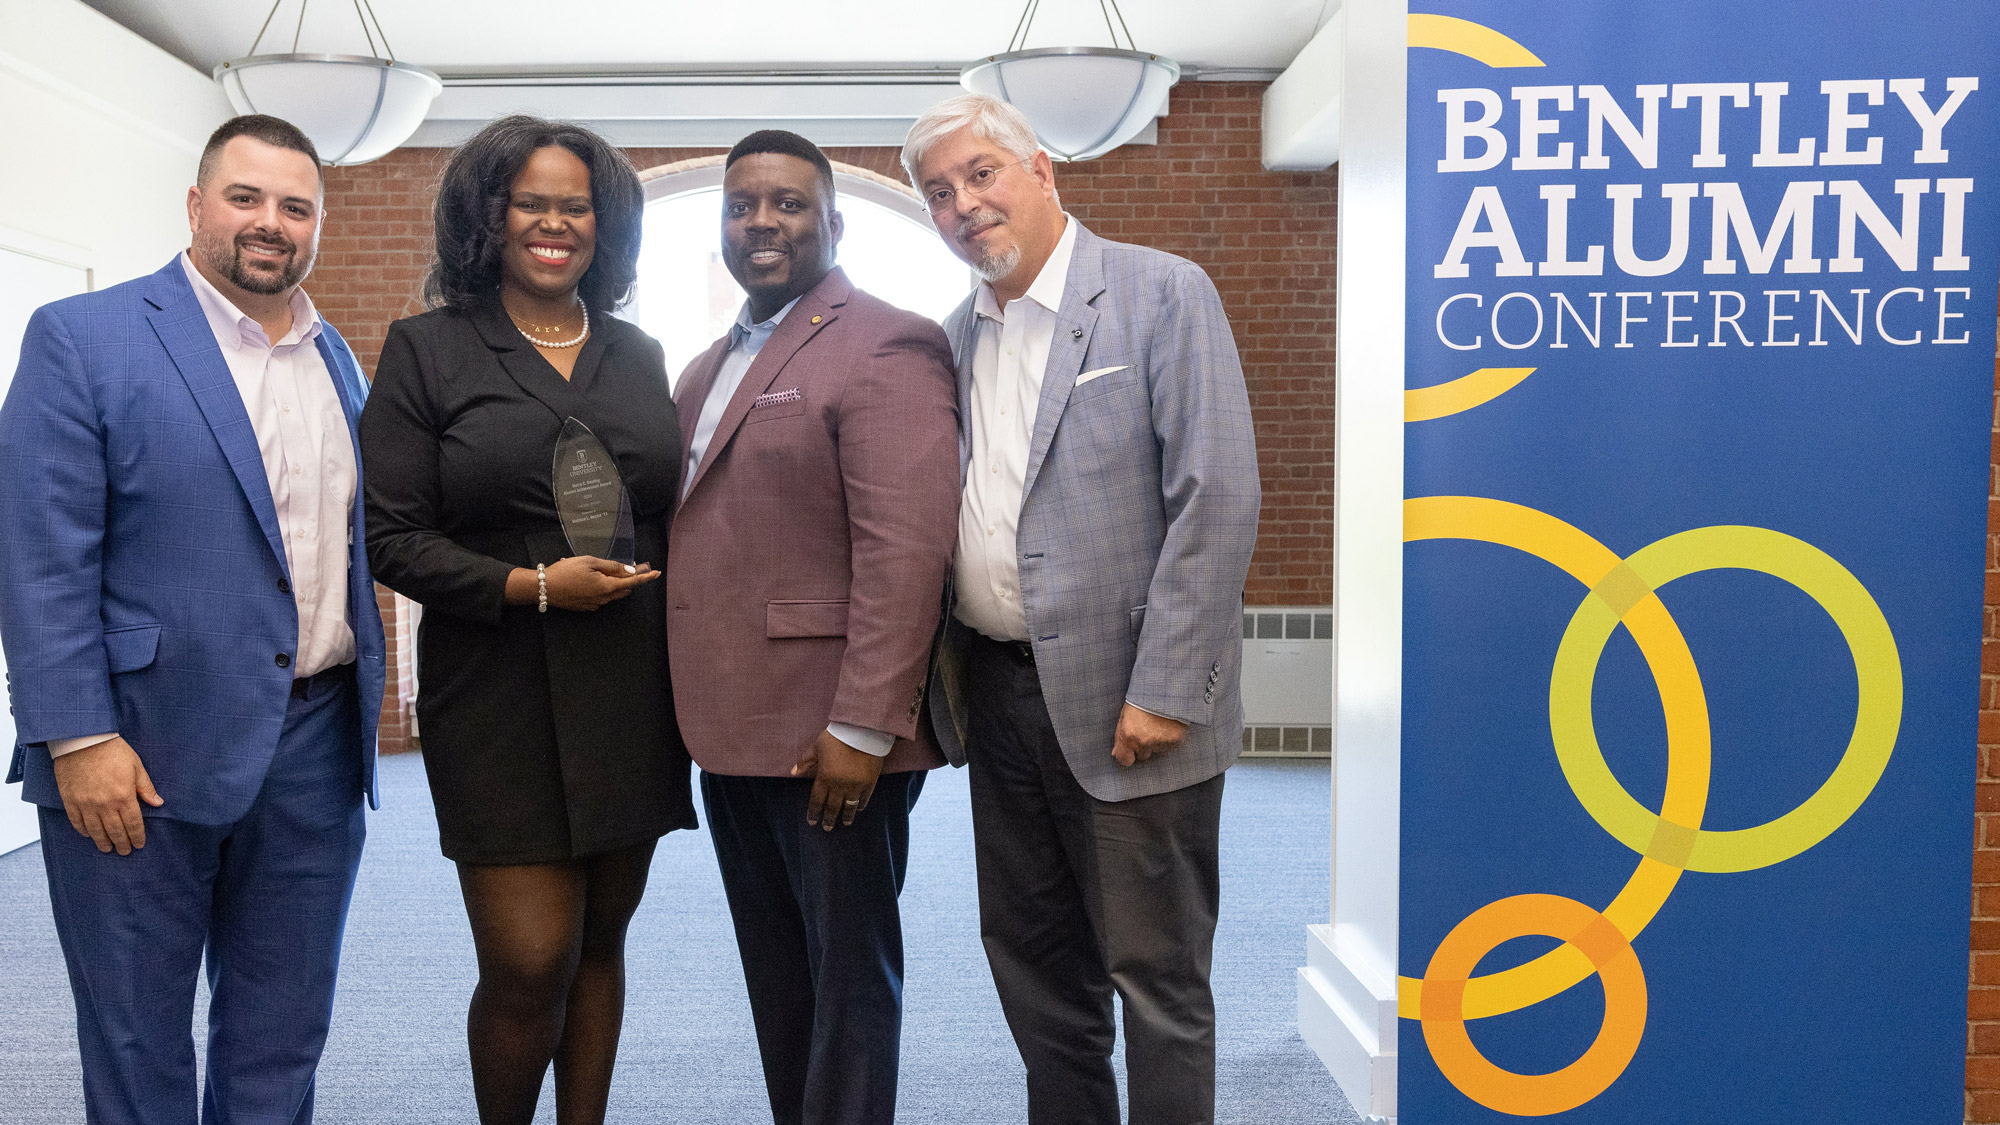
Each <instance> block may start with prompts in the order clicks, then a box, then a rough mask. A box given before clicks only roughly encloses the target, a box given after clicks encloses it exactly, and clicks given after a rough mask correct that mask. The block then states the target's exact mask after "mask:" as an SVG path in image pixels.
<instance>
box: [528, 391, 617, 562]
mask: <svg viewBox="0 0 2000 1125" xmlns="http://www.w3.org/2000/svg"><path fill="white" fill-rule="evenodd" d="M549 475H550V477H551V478H552V480H551V483H552V484H553V485H554V487H555V494H556V516H557V518H559V519H560V520H562V529H563V535H564V536H565V537H566V538H568V540H569V549H570V550H572V551H574V552H576V553H577V554H579V555H594V556H596V557H598V558H600V559H610V560H611V561H612V562H621V563H631V562H635V561H637V560H636V559H635V558H634V556H635V555H636V553H637V549H636V548H637V544H636V543H635V542H634V538H635V537H634V535H633V532H632V498H631V497H630V496H629V495H627V494H626V492H625V481H624V479H623V478H622V477H620V476H619V475H618V465H617V463H616V462H614V461H613V460H612V459H611V453H610V451H609V450H606V449H605V448H604V443H603V442H601V441H598V440H597V435H596V434H593V433H591V432H590V427H589V426H586V425H584V424H583V423H582V422H579V421H577V420H576V419H574V418H565V419H564V420H563V427H562V433H561V434H559V435H557V437H556V455H555V462H554V465H553V466H552V468H551V470H550V474H549Z"/></svg>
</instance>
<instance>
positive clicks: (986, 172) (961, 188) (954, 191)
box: [924, 156, 1034, 216]
mask: <svg viewBox="0 0 2000 1125" xmlns="http://www.w3.org/2000/svg"><path fill="white" fill-rule="evenodd" d="M1033 159H1034V157H1032V156H1030V157H1025V158H1023V159H1021V160H1016V161H1014V162H1013V163H1012V164H1002V165H1000V167H998V168H981V169H979V170H977V171H975V172H973V173H972V175H970V176H967V177H966V178H965V179H963V180H961V181H959V183H958V186H957V187H941V188H937V189H936V190H934V191H932V192H931V193H930V194H928V195H926V196H924V206H926V207H928V208H930V209H931V214H932V215H934V216H935V215H942V214H945V213H946V212H949V211H950V210H951V207H952V204H954V203H956V202H958V193H959V192H964V193H965V194H967V195H985V194H986V193H987V191H988V190H990V189H991V188H992V187H993V184H994V182H995V181H997V180H998V179H999V178H1000V173H1001V171H1002V170H1004V169H1007V168H1013V167H1015V166H1017V165H1021V164H1026V163H1027V162H1028V161H1030V160H1033Z"/></svg>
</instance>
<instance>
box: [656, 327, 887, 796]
mask: <svg viewBox="0 0 2000 1125" xmlns="http://www.w3.org/2000/svg"><path fill="white" fill-rule="evenodd" d="M798 303H799V299H798V298H797V297H793V298H792V299H791V300H790V301H788V302H786V304H785V307H784V308H782V309H779V310H778V311H777V312H774V313H772V314H771V315H770V316H769V317H768V318H766V319H764V320H760V321H757V322H755V323H752V322H751V320H750V302H748V301H745V302H743V307H742V308H741V309H739V310H737V313H736V323H735V324H733V325H731V326H730V328H729V350H728V351H726V352H724V353H723V355H722V366H720V367H718V368H716V370H715V382H714V383H713V384H712V385H711V386H710V387H709V388H708V397H707V398H705V399H703V400H702V402H701V414H700V416H699V417H698V418H697V419H696V420H695V424H694V434H693V436H691V437H689V438H688V459H687V471H686V472H684V473H682V474H681V498H682V499H686V498H687V493H688V487H689V486H690V485H692V484H693V483H694V472H695V470H696V469H698V468H700V467H701V459H702V458H703V457H705V456H707V455H708V447H709V446H710V445H711V444H713V443H714V441H715V431H716V429H717V428H719V427H720V426H721V425H722V415H723V412H724V411H726V410H728V409H729V400H730V399H732V398H735V397H736V388H738V387H740V386H742V385H743V376H744V375H746V374H748V373H749V371H750V365H751V364H753V363H755V362H757V354H758V353H759V352H762V351H763V350H764V345H765V344H767V343H770V341H771V336H772V334H773V333H775V332H777V330H778V325H780V324H783V323H784V322H785V314H786V313H789V312H791V311H792V306H793V305H796V304H798ZM826 732H827V733H828V734H830V735H832V736H833V737H835V738H837V739H839V740H840V741H841V742H843V743H845V744H847V745H848V746H851V747H853V748H854V749H856V750H860V751H862V752H863V753H867V754H873V755H874V756H875V757H877V758H883V757H887V756H888V754H889V751H890V749H891V748H892V747H894V745H895V743H896V736H895V735H893V734H890V733H888V732H887V731H879V730H871V729H870V728H868V727H857V726H855V725H854V724H852V723H832V722H830V723H828V724H827V725H826Z"/></svg>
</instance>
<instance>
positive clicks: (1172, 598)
mask: <svg viewBox="0 0 2000 1125" xmlns="http://www.w3.org/2000/svg"><path fill="white" fill-rule="evenodd" d="M903 166H904V168H905V170H906V171H907V172H908V173H909V175H910V181H911V182H912V183H914V184H915V185H916V186H917V191H918V194H920V195H922V196H923V198H924V201H925V203H926V204H927V205H928V206H929V208H930V213H931V218H932V221H933V222H935V223H936V224H937V228H938V233H939V234H940V235H942V236H943V238H944V241H945V244H946V245H948V246H949V247H951V249H952V252H953V253H955V254H957V255H958V256H959V257H960V258H962V259H964V260H965V261H966V262H967V263H968V264H969V265H971V266H972V267H973V269H974V271H975V272H977V273H978V274H979V275H980V276H981V277H983V278H984V279H985V284H982V285H980V286H978V287H976V288H975V289H974V290H973V293H972V295H971V296H970V297H968V298H967V299H966V301H965V303H964V304H962V305H960V306H959V308H958V311H957V312H955V313H953V314H952V315H951V317H950V319H948V320H947V321H946V322H945V334H946V335H947V336H949V337H950V338H951V342H952V351H953V355H954V356H955V357H956V359H957V362H958V394H959V418H960V446H959V453H960V465H961V468H962V471H963V480H964V492H963V496H962V504H961V507H960V512H959V530H958V557H957V561H956V563H955V564H954V567H955V569H954V585H953V610H952V613H951V615H950V618H949V619H948V620H947V622H946V627H945V632H944V635H943V638H942V643H941V644H940V646H939V653H938V661H937V664H938V670H939V675H938V677H937V682H935V683H934V684H933V690H932V692H931V715H932V721H933V724H934V726H935V727H936V730H937V734H938V741H939V742H940V744H941V745H942V746H943V748H944V749H945V751H946V753H947V754H948V755H950V756H951V757H952V758H953V760H955V761H964V762H969V764H970V768H971V785H972V818H973V819H972V823H973V840H974V851H975V855H976V857H977V860H978V867H979V916H980V933H981V936H982V938H983V940H984V942H985V945H986V956H987V960H988V962H989V963H990V964H991V966H992V969H993V981H994V984H995V985H996V986H997V988H998V990H999V993H1000V1004H1001V1008H1002V1010H1003V1011H1004V1012H1005V1013H1006V1016H1007V1023H1008V1026H1009V1028H1010V1029H1011V1030H1012V1031H1013V1033H1014V1042H1015V1045H1016V1046H1017V1047H1018V1048H1019V1049H1020V1052H1021V1059H1022V1061H1023V1062H1024V1063H1026V1064H1027V1071H1028V1120H1029V1122H1030V1123H1031V1125H1056V1123H1059V1122H1060V1123H1062V1125H1118V1122H1119V1109H1118V1087H1117V1083H1116V1082H1115V1080H1114V1079H1113V1076H1112V1069H1111V1049H1112V1044H1113V1042H1114V1040H1115V1034H1114V1029H1113V1027H1112V995H1113V992H1114V991H1115V992H1116V993H1117V995H1118V996H1119V997H1120V998H1121V999H1122V1000H1123V1001H1124V1012H1125V1041H1126V1046H1125V1063H1126V1073H1127V1076H1128V1079H1129V1081H1128V1083H1127V1085H1128V1088H1129V1091H1130V1102H1131V1120H1132V1122H1133V1125H1197V1123H1207V1122H1212V1121H1214V1120H1215V1002H1214V998H1213V995H1212V993H1211V992H1210V989H1209V966H1210V962H1211V951H1212V949H1213V947H1214V941H1215V923H1216V911H1217V907H1218V904H1219V896H1220V879H1219V876H1218V855H1217V852H1218V848H1219V835H1218V833H1219V829H1220V823H1221V809H1222V779H1223V771H1224V770H1226V769H1228V768H1229V765H1230V763H1231V762H1234V761H1235V760H1236V757H1237V755H1238V753H1240V752H1241V749H1242V733H1243V711H1242V705H1241V703H1240V700H1239V694H1238V689H1239V682H1240V679H1241V674H1242V673H1241V662H1242V651H1243V650H1242V639H1241V632H1240V630H1241V622H1242V613H1243V580H1244V577H1245V575H1246V574H1247V573H1248V570H1249V565H1250V553H1251V550H1252V548H1253V547H1254V546H1255V545H1256V541H1257V510H1258V503H1259V497H1260V492H1259V487H1258V480H1257V452H1256V442H1255V438H1254V436H1253V434H1252V428H1251V420H1250V403H1249V396H1248V394H1247V393H1246V391H1245V389H1244V385H1243V369H1242V367H1241V366H1240V364H1239V363H1238V361H1237V357H1236V344H1235V341H1234V340H1233V339H1232V338H1231V336H1230V332H1229V324H1228V321H1227V320H1225V319H1224V317H1223V312H1222V302H1221V301H1220V299H1218V297H1217V296H1216V292H1215V286H1214V285H1213V284H1211V283H1210V282H1209V280H1208V277H1207V275H1205V274H1204V273H1202V271H1201V269H1200V267H1198V266H1196V265H1195V264H1194V263H1192V262H1189V261H1187V260H1186V259H1183V258H1176V257H1174V256H1173V255H1171V254H1165V253H1161V252H1160V251H1158V250H1152V249H1148V248H1146V247H1142V246H1130V245H1126V244H1123V243H1118V242H1110V241H1106V240H1105V239H1101V238H1099V237H1097V236H1096V235H1094V234H1092V233H1091V232H1090V231H1088V230H1086V229H1084V227H1083V225H1082V224H1081V223H1079V222H1077V221H1076V219H1075V218H1073V217H1071V216H1069V215H1067V214H1065V213H1064V211H1063V209H1062V203H1061V201H1060V199H1059V198H1058V196H1057V194H1056V185H1055V173H1054V171H1053V169H1052V168H1051V166H1050V163H1049V158H1048V155H1047V154H1046V153H1042V152H1040V151H1038V150H1037V147H1036V143H1035V134H1034V130H1033V128H1032V127H1031V126H1030V125H1029V124H1028V122H1027V120H1026V118H1024V117H1023V116H1022V115H1021V113H1020V111H1018V110H1016V109H1014V108H1013V107H1012V106H1010V105H1007V104H1006V103H1004V102H1000V101H996V100H994V99H992V98H985V97H980V96H977V95H967V96H963V97H958V98H953V99H950V100H948V101H945V102H941V103H939V104H938V105H936V106H933V107H932V108H931V109H930V110H928V111H927V112H926V113H925V114H924V115H923V116H922V117H921V118H919V119H918V120H917V123H916V125H915V126H914V127H912V128H911V130H910V136H909V139H908V141H907V142H906V143H905V145H904V148H903Z"/></svg>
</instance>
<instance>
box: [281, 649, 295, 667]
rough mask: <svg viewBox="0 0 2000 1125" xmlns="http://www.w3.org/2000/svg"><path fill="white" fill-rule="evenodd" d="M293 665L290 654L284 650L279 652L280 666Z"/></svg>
mask: <svg viewBox="0 0 2000 1125" xmlns="http://www.w3.org/2000/svg"><path fill="white" fill-rule="evenodd" d="M291 666H292V658H291V657H290V656H289V655H287V654H285V653H282V652H281V653H279V654H278V667H280V668H290V667H291Z"/></svg>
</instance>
